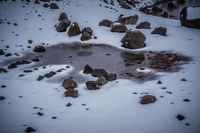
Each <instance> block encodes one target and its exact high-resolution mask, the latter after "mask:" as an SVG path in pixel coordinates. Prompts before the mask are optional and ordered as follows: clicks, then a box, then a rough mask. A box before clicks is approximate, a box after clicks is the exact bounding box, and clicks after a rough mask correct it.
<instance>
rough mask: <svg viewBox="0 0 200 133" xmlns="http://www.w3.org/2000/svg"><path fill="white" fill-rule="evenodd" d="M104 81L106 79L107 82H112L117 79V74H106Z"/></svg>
mask: <svg viewBox="0 0 200 133" xmlns="http://www.w3.org/2000/svg"><path fill="white" fill-rule="evenodd" d="M106 79H107V80H108V81H114V80H116V79H117V74H116V73H110V74H107V75H106Z"/></svg>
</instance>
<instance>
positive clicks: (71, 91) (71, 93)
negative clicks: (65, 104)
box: [64, 89, 78, 98]
mask: <svg viewBox="0 0 200 133" xmlns="http://www.w3.org/2000/svg"><path fill="white" fill-rule="evenodd" d="M64 94H65V96H66V97H73V98H77V97H78V90H74V89H68V90H67V91H65V93H64Z"/></svg>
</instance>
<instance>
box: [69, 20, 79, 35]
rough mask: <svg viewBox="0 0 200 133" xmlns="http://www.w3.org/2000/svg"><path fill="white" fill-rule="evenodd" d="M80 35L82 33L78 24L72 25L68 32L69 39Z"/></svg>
mask: <svg viewBox="0 0 200 133" xmlns="http://www.w3.org/2000/svg"><path fill="white" fill-rule="evenodd" d="M79 34H81V31H80V27H79V25H78V23H76V22H74V23H72V24H71V26H70V28H69V31H68V35H69V37H72V36H76V35H79Z"/></svg>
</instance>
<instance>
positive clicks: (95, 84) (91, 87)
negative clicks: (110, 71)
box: [86, 81, 101, 90]
mask: <svg viewBox="0 0 200 133" xmlns="http://www.w3.org/2000/svg"><path fill="white" fill-rule="evenodd" d="M100 85H101V84H100V83H99V82H98V81H87V82H86V86H87V88H88V90H98V89H99V87H100Z"/></svg>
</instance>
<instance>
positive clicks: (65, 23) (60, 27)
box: [56, 19, 71, 32]
mask: <svg viewBox="0 0 200 133" xmlns="http://www.w3.org/2000/svg"><path fill="white" fill-rule="evenodd" d="M70 24H71V21H70V20H67V19H63V20H62V21H61V22H59V23H58V24H57V25H56V30H57V31H58V32H65V31H66V30H67V27H69V26H70Z"/></svg>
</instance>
